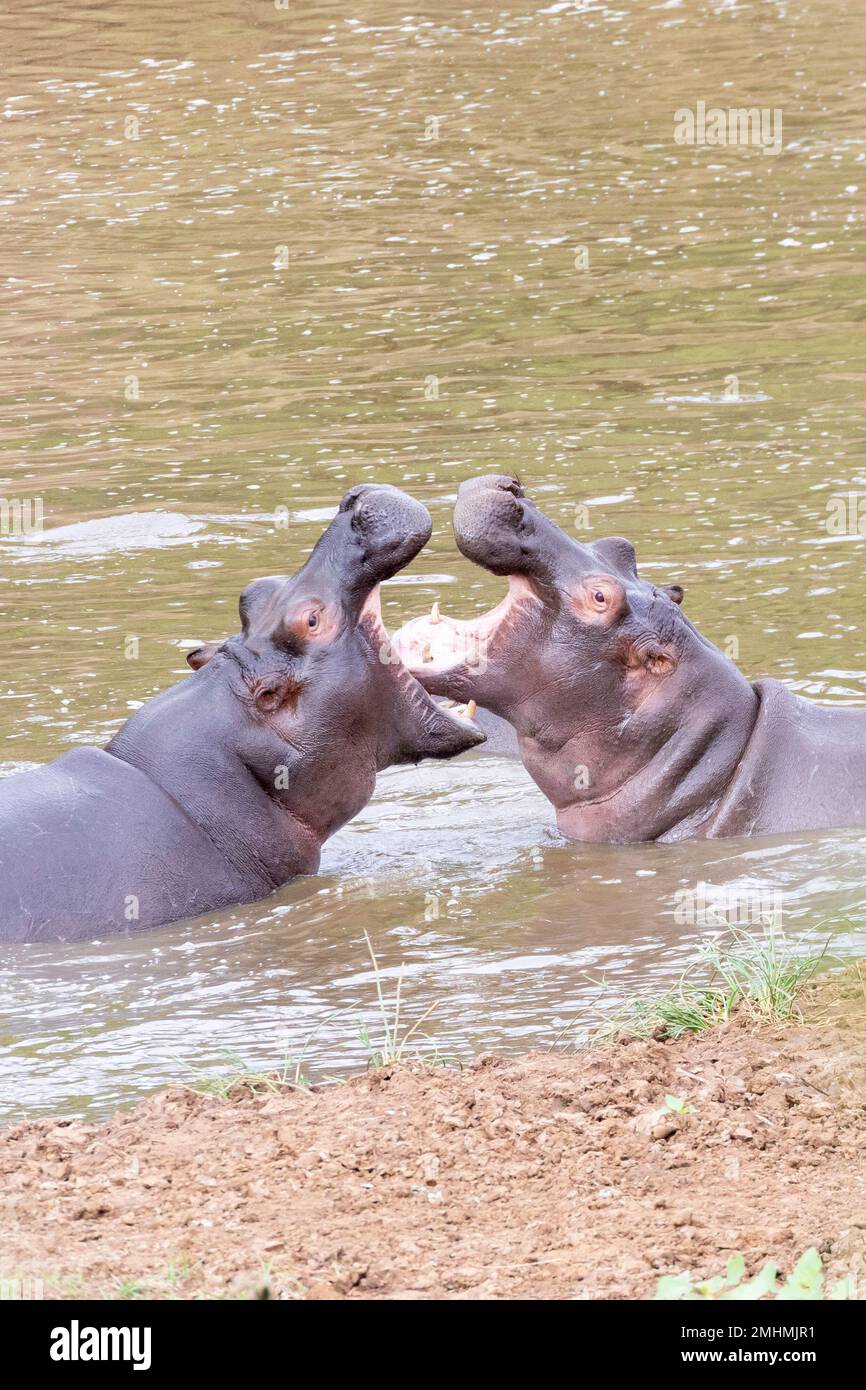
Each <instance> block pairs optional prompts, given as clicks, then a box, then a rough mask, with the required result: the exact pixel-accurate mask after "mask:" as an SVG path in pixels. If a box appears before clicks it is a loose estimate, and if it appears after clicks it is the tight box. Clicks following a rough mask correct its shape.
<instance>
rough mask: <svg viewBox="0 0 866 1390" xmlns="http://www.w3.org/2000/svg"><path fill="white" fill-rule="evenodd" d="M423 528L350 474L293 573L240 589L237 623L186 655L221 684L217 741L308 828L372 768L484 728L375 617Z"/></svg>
mask: <svg viewBox="0 0 866 1390" xmlns="http://www.w3.org/2000/svg"><path fill="white" fill-rule="evenodd" d="M430 532H431V522H430V515H429V513H428V512H427V509H426V508H425V507H424V506H422V505H421V503H420V502H417V501H415V500H414V498H412V497H409V496H407V495H406V494H405V493H403V492H400V491H399V490H398V489H396V488H393V487H387V486H376V485H372V484H363V485H361V486H358V487H354V488H352V489H351V491H349V492H348V493H346V495H345V497H344V498H343V500H342V502H341V503H340V506H339V510H338V512H337V515H336V516H335V517H334V519H333V521H332V522H331V524H330V525H329V526H328V528H327V530H326V531H325V532H324V534H323V535H322V536H321V537H320V539H319V541H318V543H317V544H316V547H315V549H314V550H313V552H312V554H311V555H310V557H309V559H308V560H307V562H306V564H305V565H304V566H303V567H302V568H301V569H300V570H299V571H298V573H297V574H296V575H294V576H293V577H292V578H284V577H279V576H274V577H271V578H266V579H256V580H254V581H253V582H252V583H251V584H249V585H248V586H247V588H246V589H245V590H244V591H243V593H242V594H241V599H240V617H241V624H242V629H241V632H240V633H239V634H238V635H237V636H235V637H231V638H229V639H228V640H227V641H225V642H222V643H219V644H216V645H206V646H203V647H199V648H197V649H196V650H195V651H192V652H190V653H189V654H188V656H187V660H188V662H189V664H190V665H191V666H192V667H193V669H194V670H195V671H196V673H197V674H196V676H195V678H194V680H196V681H198V680H201V681H203V682H211V684H212V685H213V684H218V685H219V686H220V687H221V688H223V687H225V688H226V689H227V690H228V693H229V696H230V699H229V701H228V704H227V706H226V717H225V719H224V720H223V728H224V733H223V739H224V741H227V742H230V744H231V746H232V750H233V752H234V753H235V755H236V756H237V757H238V758H239V759H240V760H241V762H242V763H243V764H244V765H245V766H246V768H247V769H248V770H249V771H251V772H252V773H253V774H254V775H255V776H256V778H257V779H258V781H259V782H260V783H261V784H262V786H264V787H265V788H266V790H267V791H268V793H269V794H270V795H271V796H272V797H274V798H276V799H277V800H278V801H279V802H281V803H282V804H283V805H284V807H285V809H286V810H287V811H289V812H290V813H292V814H293V815H294V816H295V817H296V818H297V819H298V820H299V821H301V822H302V823H303V824H304V825H306V826H308V827H309V828H310V829H311V830H312V831H313V834H314V836H315V838H316V839H317V840H319V842H321V840H322V839H324V838H325V836H326V835H328V834H330V833H331V832H332V831H333V830H335V829H337V827H338V826H339V825H342V824H343V823H344V822H345V821H346V820H348V819H349V818H350V817H351V816H353V815H354V814H355V813H356V812H357V811H358V810H360V809H361V807H362V806H364V805H365V804H366V802H367V800H368V799H369V797H370V795H371V793H372V790H373V786H374V783H375V778H376V772H377V771H378V770H380V769H382V768H385V767H388V766H390V765H391V764H394V763H408V762H417V761H418V760H419V759H421V758H447V757H451V756H452V755H453V754H455V753H460V752H462V751H464V750H465V749H467V748H471V747H473V746H474V745H475V744H477V743H482V742H483V741H484V735H483V734H482V732H481V731H480V730H479V729H478V728H476V727H474V726H473V725H472V724H471V722H469V721H468V720H466V719H462V718H460V717H458V716H455V715H452V714H449V713H448V712H447V711H446V710H444V709H442V708H440V706H439V705H437V704H436V703H435V702H434V701H433V700H431V698H430V696H429V695H428V693H427V692H426V690H425V689H424V688H423V687H422V686H421V685H420V684H419V683H418V681H417V680H415V679H414V678H413V677H412V676H411V675H410V673H409V672H408V671H407V669H406V667H405V666H404V665H403V664H402V662H401V661H400V659H399V657H398V655H397V654H396V652H395V651H394V650H393V648H392V647H391V644H390V642H389V639H388V636H387V634H386V632H385V629H384V626H383V623H382V618H381V611H380V602H379V584H380V582H381V581H382V580H384V579H389V578H390V577H391V576H392V575H394V574H396V573H397V572H398V571H399V570H401V569H402V568H403V567H404V566H405V565H407V564H408V563H409V561H410V560H412V559H413V558H414V556H415V555H416V554H417V553H418V551H419V550H421V548H422V547H423V546H424V545H425V544H426V542H427V541H428V539H429V537H430ZM238 702H240V705H241V707H242V709H243V715H244V717H243V719H241V720H239V719H238V718H237V706H238Z"/></svg>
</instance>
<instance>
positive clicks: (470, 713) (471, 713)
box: [466, 700, 478, 719]
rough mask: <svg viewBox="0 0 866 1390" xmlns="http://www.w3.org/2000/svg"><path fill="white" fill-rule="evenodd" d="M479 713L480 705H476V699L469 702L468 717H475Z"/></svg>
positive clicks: (467, 707)
mask: <svg viewBox="0 0 866 1390" xmlns="http://www.w3.org/2000/svg"><path fill="white" fill-rule="evenodd" d="M477 713H478V706H477V705H476V703H475V701H474V700H470V701H469V704H468V705H467V706H466V718H467V719H474V718H475V716H476V714H477Z"/></svg>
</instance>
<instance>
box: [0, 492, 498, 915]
mask: <svg viewBox="0 0 866 1390" xmlns="http://www.w3.org/2000/svg"><path fill="white" fill-rule="evenodd" d="M430 532H431V522H430V515H429V513H428V511H427V509H426V508H425V507H424V506H422V505H421V503H420V502H417V501H415V500H414V499H413V498H411V497H409V496H407V495H406V494H405V493H403V492H400V491H398V490H397V489H396V488H391V487H385V486H374V485H366V484H364V485H362V486H359V487H354V488H352V489H351V490H350V491H349V492H348V493H347V494H346V496H345V497H344V498H343V500H342V502H341V503H340V506H339V510H338V512H337V515H336V516H335V518H334V520H333V521H332V522H331V524H330V525H329V526H328V528H327V530H326V531H325V532H324V534H323V535H322V536H321V537H320V539H319V541H318V543H317V544H316V547H315V549H314V550H313V552H312V554H311V555H310V557H309V559H308V560H307V562H306V563H305V564H304V565H303V566H302V568H301V569H300V570H299V571H298V572H297V574H295V575H294V577H292V578H285V577H279V576H273V577H270V578H266V579H256V580H254V581H253V582H252V583H251V584H249V585H248V587H247V588H246V589H245V590H244V591H243V593H242V594H241V599H240V618H241V631H240V632H239V633H238V634H237V635H236V636H233V637H231V638H229V639H227V640H226V641H223V642H221V643H218V644H211V645H205V646H202V647H199V648H197V649H196V650H195V651H193V652H191V653H190V654H189V657H188V661H189V663H190V665H191V666H192V668H193V671H194V674H192V675H190V676H188V677H187V678H186V679H185V680H183V681H181V682H180V683H179V684H178V685H175V686H173V687H172V688H171V689H169V690H166V691H164V692H163V693H162V694H160V695H157V696H156V697H155V698H154V699H152V700H149V701H148V702H147V703H146V704H144V705H143V706H142V708H141V709H139V710H138V711H137V712H136V713H135V714H134V715H133V716H132V718H131V719H130V720H129V721H128V722H127V723H126V724H124V726H123V727H122V728H121V729H120V730H119V732H118V733H116V734H115V736H114V737H113V738H112V739H111V741H110V743H108V744H107V746H106V747H105V748H95V747H81V748H75V749H73V750H71V751H70V752H67V753H64V754H63V755H62V756H61V757H59V758H57V759H56V760H55V761H54V762H52V763H49V764H47V765H46V766H44V767H41V768H37V769H36V770H34V771H31V772H24V773H20V774H18V775H16V776H13V777H10V778H7V779H5V780H3V781H0V939H2V940H4V941H44V940H58V939H59V940H76V939H82V938H87V937H97V936H103V935H105V934H108V933H119V932H131V931H136V930H142V929H144V928H147V927H156V926H161V925H163V924H165V923H169V922H175V921H178V920H181V919H183V918H191V917H195V916H199V915H200V914H202V913H205V912H210V911H213V910H215V909H217V908H221V907H225V906H227V905H229V904H237V903H250V902H254V901H257V900H258V899H261V898H264V897H266V896H267V895H268V894H270V893H272V892H273V891H274V890H275V889H276V888H278V887H280V886H281V885H282V884H284V883H287V882H288V881H289V880H290V879H291V878H293V877H294V876H295V875H297V874H312V873H314V872H315V871H316V869H317V868H318V864H319V852H320V848H321V845H322V843H323V841H324V840H326V839H327V837H328V836H329V835H331V834H333V832H334V831H335V830H337V829H338V827H339V826H341V825H343V824H344V823H345V822H346V821H347V820H349V819H350V817H352V816H354V815H355V814H356V813H357V812H358V811H359V810H360V809H361V808H362V807H363V806H364V805H365V804H366V802H367V801H368V800H369V798H370V795H371V793H372V791H373V787H374V784H375V780H376V773H377V771H379V770H380V769H381V768H385V767H388V766H390V765H392V764H395V763H407V762H417V761H418V760H419V759H421V758H449V757H451V756H452V755H453V754H455V753H460V752H462V751H464V750H465V749H468V748H470V747H473V746H475V745H476V744H478V743H480V742H482V741H483V738H484V735H483V734H482V733H481V732H480V730H478V729H477V728H475V727H473V725H472V724H471V722H469V721H467V720H466V719H465V718H461V717H459V716H457V715H454V714H452V713H450V712H448V711H447V710H444V709H441V708H440V707H439V706H438V705H437V704H436V703H435V702H434V701H433V700H432V699H431V698H430V696H429V695H428V694H427V693H426V691H425V690H424V689H423V688H422V686H421V685H419V683H418V682H417V681H416V680H414V679H413V677H412V676H411V675H410V674H409V672H408V671H407V670H406V668H405V666H403V665H402V663H401V662H400V661H399V659H398V658H397V656H396V654H395V653H394V652H393V650H392V648H391V646H390V643H389V641H388V638H387V634H386V632H385V629H384V626H383V623H382V617H381V610H380V603H379V584H380V582H381V581H382V580H384V579H388V578H390V577H391V576H392V575H394V574H396V573H397V572H398V571H399V570H401V569H402V568H403V567H404V566H405V565H407V564H408V563H409V561H410V560H412V559H413V557H414V556H415V555H416V554H417V553H418V551H419V550H420V549H421V548H422V546H424V545H425V544H426V542H427V540H428V539H429V537H430Z"/></svg>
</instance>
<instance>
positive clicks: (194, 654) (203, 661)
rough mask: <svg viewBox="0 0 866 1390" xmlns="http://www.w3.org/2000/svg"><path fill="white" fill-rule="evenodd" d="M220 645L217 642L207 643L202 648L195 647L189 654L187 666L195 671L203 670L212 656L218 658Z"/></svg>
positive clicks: (187, 655)
mask: <svg viewBox="0 0 866 1390" xmlns="http://www.w3.org/2000/svg"><path fill="white" fill-rule="evenodd" d="M218 651H219V645H218V644H217V643H216V642H205V643H203V644H202V646H200V647H193V649H192V651H191V652H187V654H186V660H187V665H189V666H191V667H192V669H193V670H194V671H199V670H201V668H202V666H207V664H208V662H209V661H210V659H211V657H212V656H216V654H217V652H218Z"/></svg>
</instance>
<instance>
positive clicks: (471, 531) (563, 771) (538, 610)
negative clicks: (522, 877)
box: [394, 476, 866, 842]
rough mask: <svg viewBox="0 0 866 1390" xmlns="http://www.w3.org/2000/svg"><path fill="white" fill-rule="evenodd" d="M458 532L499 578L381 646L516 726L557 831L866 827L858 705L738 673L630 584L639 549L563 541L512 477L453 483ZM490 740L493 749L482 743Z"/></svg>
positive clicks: (675, 601)
mask: <svg viewBox="0 0 866 1390" xmlns="http://www.w3.org/2000/svg"><path fill="white" fill-rule="evenodd" d="M454 534H455V536H456V538H457V544H458V546H459V547H460V549H461V551H462V552H463V554H464V555H465V556H467V558H468V559H470V560H472V561H474V562H475V563H476V564H479V565H482V566H483V567H484V568H485V569H487V570H490V571H491V572H492V573H493V574H498V575H504V576H507V578H508V593H507V595H506V597H505V598H504V599H503V601H502V602H501V603H500V604H499V605H498V606H497V607H496V608H494V609H492V610H491V611H490V612H489V613H486V614H484V615H483V616H481V617H480V618H477V619H472V620H469V621H459V620H455V619H453V618H450V617H447V616H445V615H444V614H442V613H441V612H440V611H439V609H438V606H435V607H434V610H433V613H432V614H431V615H430V616H429V617H425V618H417V619H414V620H413V621H412V622H411V623H408V624H407V625H406V627H405V628H403V629H402V631H401V632H400V633H398V634H397V635H396V637H395V638H394V644H395V647H396V648H397V650H398V651H399V652H400V654H401V655H402V657H403V659H404V661H406V663H407V665H408V666H409V667H410V669H411V670H412V671H413V673H414V674H415V675H416V676H417V677H418V679H419V680H421V681H422V682H423V683H424V685H425V686H426V688H427V689H428V690H429V691H431V692H432V693H434V694H438V695H446V696H448V697H449V698H451V699H453V700H458V701H469V700H475V701H477V702H478V704H479V705H483V706H485V707H486V709H487V710H489V711H492V716H493V718H492V719H488V718H487V717H486V716H484V715H483V712H482V711H481V710H479V722H480V723H481V726H482V727H488V728H490V727H491V726H493V727H495V722H496V721H498V720H499V719H505V720H507V721H508V722H509V723H510V724H511V725H512V726H513V727H514V729H515V731H516V734H517V742H518V747H519V752H520V756H521V758H522V760H523V763H524V765H525V766H526V768H527V770H528V772H529V773H530V775H531V776H532V777H533V778H534V780H535V781H536V782H537V784H538V786H539V787H540V788H541V790H542V791H543V792H544V793H545V795H546V796H547V797H548V798H549V800H550V801H551V802H552V803H553V806H554V807H555V809H556V819H557V823H558V825H559V828H560V830H561V831H562V832H563V834H565V835H567V836H569V837H571V838H572V839H575V840H607V841H614V842H617V841H619V842H627V841H640V840H682V839H687V838H690V837H694V838H715V837H719V836H729V835H767V834H772V833H775V832H777V831H799V830H810V829H811V830H820V829H825V828H828V827H831V826H855V825H863V824H866V711H864V710H859V709H847V708H840V707H834V708H831V707H827V706H822V705H816V704H813V703H811V702H810V701H808V700H804V699H801V698H800V697H799V696H797V695H794V694H793V693H792V692H791V691H790V690H788V689H787V687H786V686H784V685H782V684H780V682H779V681H775V680H760V681H756V682H754V683H751V682H749V681H748V680H746V678H745V676H743V675H742V674H741V672H740V671H739V670H738V669H737V667H736V666H735V665H734V664H733V662H731V661H730V660H728V658H727V657H725V656H724V655H723V654H722V653H721V652H720V651H719V650H718V649H717V648H716V647H714V646H713V644H712V643H711V642H709V641H707V639H706V638H705V637H702V636H701V634H700V632H698V630H697V628H696V627H695V626H694V624H693V623H691V622H690V621H689V619H688V618H687V617H686V616H685V614H684V613H683V611H682V609H681V607H680V604H681V602H682V598H683V591H682V589H681V588H680V587H679V586H678V585H670V586H668V587H660V586H657V585H655V584H650V583H647V581H646V580H643V579H641V578H640V577H639V575H638V572H637V566H636V564H635V552H634V548H633V547H632V546H631V545H630V543H629V542H628V541H627V540H623V539H621V538H619V537H610V538H608V539H606V540H599V541H596V542H595V543H594V544H592V545H583V544H581V543H579V542H578V541H576V540H574V539H572V538H571V537H570V536H568V535H566V534H565V532H564V531H562V530H560V528H559V527H558V526H556V525H555V524H554V522H552V521H551V520H550V519H549V518H548V517H546V516H545V515H544V513H543V512H541V511H540V510H539V509H538V507H536V506H535V505H534V504H533V503H532V502H531V501H530V500H529V499H528V498H527V497H526V495H525V493H524V490H523V488H522V487H521V485H520V484H519V482H517V481H516V480H515V479H513V478H509V477H498V476H491V477H484V478H477V479H473V480H472V481H471V482H467V483H464V484H463V485H462V487H461V488H460V490H459V493H458V498H457V502H456V505H455V509H454ZM491 742H492V739H491Z"/></svg>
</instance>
